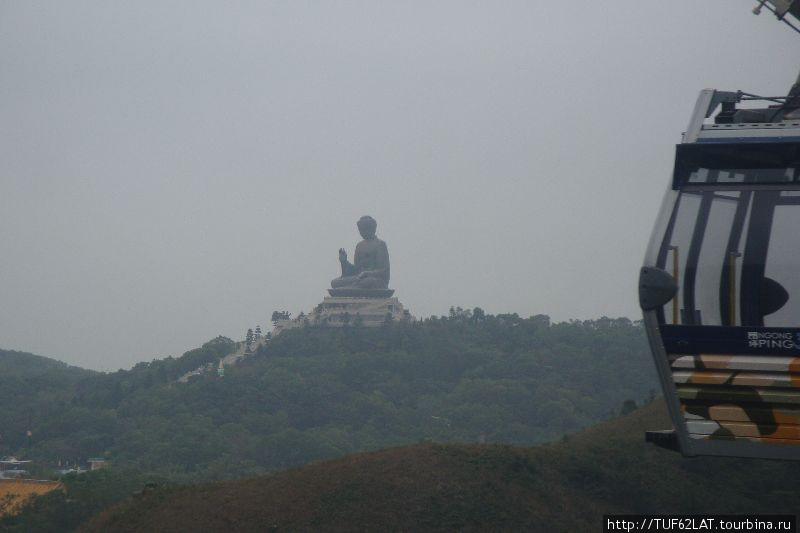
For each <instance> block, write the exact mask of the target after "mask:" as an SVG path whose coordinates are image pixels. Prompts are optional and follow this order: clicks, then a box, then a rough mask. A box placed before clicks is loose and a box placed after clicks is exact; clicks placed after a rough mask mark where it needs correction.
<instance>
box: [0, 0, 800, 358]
mask: <svg viewBox="0 0 800 533" xmlns="http://www.w3.org/2000/svg"><path fill="white" fill-rule="evenodd" d="M754 4H755V2H754V1H753V2H750V1H746V0H736V1H733V2H732V1H730V0H702V1H698V0H681V1H673V2H641V1H633V0H617V1H613V2H593V1H588V0H587V1H578V2H523V1H508V2H502V3H497V2H465V1H459V2H456V1H446V2H436V3H429V2H416V1H412V2H386V1H370V2H367V1H362V2H349V1H340V2H332V1H321V0H320V1H311V0H305V1H303V0H298V1H292V2H289V1H273V2H200V1H193V2H126V3H123V2H105V1H96V2H89V1H84V2H69V3H67V2H31V1H18V2H11V1H6V2H2V3H0V161H2V165H0V250H2V261H0V347H3V348H6V349H18V350H24V351H30V352H34V353H40V354H43V355H48V356H51V357H55V358H58V359H61V360H64V361H66V362H69V363H71V364H75V365H80V366H85V367H89V368H95V369H104V370H115V369H117V368H120V367H129V366H131V365H132V364H134V363H136V362H137V361H142V360H150V359H153V358H156V357H165V356H167V355H175V356H178V355H180V354H181V353H182V352H184V351H186V350H188V349H191V348H193V347H196V346H199V345H200V344H202V343H203V342H205V341H206V340H208V339H210V338H212V337H214V336H216V335H219V334H221V335H226V336H229V337H231V338H234V339H241V338H243V337H244V333H245V331H246V329H247V328H248V327H254V326H255V325H256V324H261V325H262V327H264V328H267V327H268V326H270V324H269V319H270V316H271V314H272V311H274V310H278V309H280V310H283V309H285V310H288V311H290V312H292V313H294V314H297V313H298V312H299V311H301V310H304V311H309V310H311V309H312V308H313V307H314V306H315V305H316V304H317V303H319V302H320V301H321V300H322V298H323V296H324V295H325V289H326V288H327V287H328V284H329V282H330V280H331V279H332V278H333V277H335V276H337V275H339V270H338V260H337V250H338V248H340V247H345V248H346V249H347V250H348V252H349V253H350V254H351V257H352V252H353V247H354V245H355V243H356V242H357V240H358V234H357V231H356V227H355V222H356V220H357V219H358V218H359V217H360V216H361V215H364V214H370V215H372V216H374V217H375V218H376V219H377V220H378V235H379V237H380V238H382V239H384V240H385V241H386V242H387V243H388V245H389V252H390V254H391V260H392V281H391V286H392V287H393V288H395V289H396V291H397V292H396V296H398V297H399V299H400V300H401V302H403V304H404V305H405V306H406V308H407V309H410V311H411V312H412V313H413V314H414V315H415V316H417V317H424V316H429V315H431V314H437V315H441V314H447V311H448V308H449V307H450V306H451V305H455V306H462V307H470V308H471V307H474V306H480V307H482V308H483V309H484V310H486V311H487V312H490V313H499V312H516V313H519V314H520V315H523V316H528V315H532V314H538V313H544V314H549V315H550V316H551V317H552V318H553V319H555V320H566V319H570V318H597V317H600V316H602V315H607V316H628V317H631V318H633V319H636V318H638V317H639V310H638V306H637V302H636V296H635V287H636V279H637V275H638V269H639V265H640V262H641V258H642V255H643V253H644V248H645V244H646V241H647V239H648V237H649V232H650V228H651V225H652V223H653V220H654V217H655V211H656V209H657V208H658V205H659V202H660V196H661V193H662V192H663V190H664V189H665V187H666V185H667V181H668V176H669V173H670V172H671V165H672V163H671V159H672V155H673V146H674V144H675V143H677V142H679V140H680V133H681V132H682V131H683V130H684V128H685V126H686V124H687V121H688V118H689V113H690V112H691V110H692V107H693V105H694V100H695V98H696V96H697V93H698V91H699V90H700V89H702V88H704V87H716V88H719V89H727V90H736V89H742V90H747V91H751V92H758V93H761V94H767V93H769V94H785V93H786V91H787V90H788V88H789V87H790V85H791V84H792V82H793V81H794V79H795V77H796V75H797V70H798V68H800V46H798V45H800V40H799V39H800V36H798V35H797V34H795V33H793V32H792V31H791V30H790V29H789V28H787V27H786V26H785V25H783V24H780V23H778V22H776V21H775V20H774V18H773V17H772V16H771V15H769V14H766V13H765V14H764V15H762V16H761V17H754V16H753V15H752V14H751V13H750V9H751V8H752V7H753V5H754Z"/></svg>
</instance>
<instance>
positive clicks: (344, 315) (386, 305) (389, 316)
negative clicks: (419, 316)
mask: <svg viewBox="0 0 800 533" xmlns="http://www.w3.org/2000/svg"><path fill="white" fill-rule="evenodd" d="M341 290H358V289H330V292H331V293H332V294H333V291H337V292H336V294H341V293H339V292H338V291H341ZM365 292H369V294H370V296H369V297H366V296H326V297H325V298H324V299H323V300H322V303H320V304H319V305H317V307H315V308H314V310H313V311H312V312H310V313H308V314H301V315H300V316H298V317H296V318H292V319H291V320H281V321H278V322H276V323H275V329H273V330H272V335H273V336H274V335H278V334H279V333H281V332H282V331H285V330H287V329H295V328H300V327H303V326H317V327H333V328H341V327H344V326H353V327H367V328H375V327H378V326H381V325H383V324H384V323H385V322H386V321H387V320H391V321H397V320H413V319H414V317H412V316H411V314H410V313H409V312H408V311H406V310H405V309H404V308H403V304H401V303H400V301H399V300H398V299H397V298H391V297H390V296H391V295H392V293H394V291H393V290H391V289H385V290H381V291H376V290H369V291H365ZM376 292H382V293H387V292H388V296H384V297H376Z"/></svg>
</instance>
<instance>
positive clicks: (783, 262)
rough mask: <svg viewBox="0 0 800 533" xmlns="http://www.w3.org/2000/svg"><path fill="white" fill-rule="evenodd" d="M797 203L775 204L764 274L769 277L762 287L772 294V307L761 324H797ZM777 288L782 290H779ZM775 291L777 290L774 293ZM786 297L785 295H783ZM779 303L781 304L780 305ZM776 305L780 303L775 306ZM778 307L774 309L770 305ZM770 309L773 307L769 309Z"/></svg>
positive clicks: (799, 274) (799, 313)
mask: <svg viewBox="0 0 800 533" xmlns="http://www.w3.org/2000/svg"><path fill="white" fill-rule="evenodd" d="M799 228H800V206H799V205H778V206H776V207H775V214H774V217H773V221H772V234H771V235H770V243H769V251H768V253H767V261H766V267H765V269H764V276H765V278H766V279H768V280H770V281H769V282H767V285H766V286H765V288H764V290H765V291H770V294H767V295H763V296H762V298H772V299H773V300H775V301H774V302H771V303H772V305H771V307H770V308H768V309H765V311H772V312H771V313H769V314H766V315H765V316H764V325H765V326H778V327H795V328H796V327H800V254H799V253H798V250H800V233H799V232H798V229H799ZM781 289H783V290H784V291H785V294H784V293H781ZM776 292H777V294H775V293H776ZM787 297H788V299H787ZM781 303H783V305H780V304H781ZM779 305H780V307H778V306H779ZM775 307H778V308H777V309H774V308H775ZM773 309H774V310H773Z"/></svg>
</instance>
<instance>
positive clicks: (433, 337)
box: [0, 309, 657, 478]
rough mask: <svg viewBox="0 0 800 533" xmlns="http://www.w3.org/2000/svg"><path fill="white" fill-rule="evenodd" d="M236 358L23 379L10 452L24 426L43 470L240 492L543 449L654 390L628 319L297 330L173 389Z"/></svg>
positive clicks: (10, 410) (497, 319)
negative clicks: (350, 461) (479, 451)
mask: <svg viewBox="0 0 800 533" xmlns="http://www.w3.org/2000/svg"><path fill="white" fill-rule="evenodd" d="M234 349H235V343H233V342H232V341H230V340H228V339H224V338H218V339H215V340H213V341H211V342H209V343H207V344H205V345H204V346H203V347H202V348H199V349H197V350H193V351H192V352H188V353H187V354H185V355H184V356H183V357H180V358H177V359H171V358H169V359H165V360H160V361H153V362H151V363H141V364H139V365H137V366H136V367H134V368H133V369H131V370H128V371H120V372H116V373H112V374H100V373H94V372H87V371H82V370H79V369H71V368H67V367H64V366H63V365H62V366H58V365H56V366H55V367H53V365H52V364H51V363H49V362H48V363H46V364H44V363H43V366H42V368H44V367H48V368H49V367H53V370H52V372H55V374H53V375H52V376H51V375H50V374H47V375H48V376H50V377H49V378H48V385H47V386H46V387H42V386H40V385H39V384H38V383H39V382H37V381H36V380H37V379H40V378H38V377H37V375H38V374H37V372H39V371H36V372H31V373H26V371H22V370H20V372H19V373H18V375H16V376H15V377H13V378H8V379H13V380H14V384H15V389H14V390H15V391H16V392H15V393H14V394H13V395H12V394H8V395H6V394H4V395H3V397H2V398H3V399H2V404H1V405H0V428H2V429H0V432H1V433H3V435H5V436H6V442H5V451H6V452H13V451H25V447H26V446H27V444H28V443H27V442H26V439H25V437H24V435H25V433H24V432H25V431H26V429H27V427H26V426H27V423H28V422H27V420H28V417H29V416H30V419H31V423H30V424H31V430H32V432H33V437H32V439H31V442H30V445H31V449H30V456H31V457H32V458H33V459H35V460H37V461H38V462H40V463H41V464H44V463H46V462H53V461H56V460H58V459H79V458H85V457H87V456H98V455H99V456H106V457H108V458H110V459H111V460H112V461H113V463H114V464H115V465H116V466H117V467H131V468H136V469H138V470H139V471H142V472H148V471H149V472H159V473H161V474H163V475H165V476H167V477H171V478H198V477H204V478H223V477H235V476H241V475H247V474H256V473H260V472H264V471H270V470H278V469H284V468H287V467H291V466H298V465H302V464H305V463H308V462H310V461H316V460H320V459H327V458H332V457H337V456H342V455H345V454H349V453H353V452H358V451H365V450H372V449H378V448H385V447H388V446H394V445H401V444H408V443H414V442H418V441H421V440H434V441H440V442H452V441H460V442H501V443H509V444H521V445H530V444H537V443H542V442H546V441H550V440H553V439H557V438H559V437H561V436H562V435H563V434H564V433H566V432H572V431H575V430H578V429H580V428H583V427H586V426H589V425H591V424H594V423H597V422H599V421H601V420H604V419H607V418H609V417H610V416H611V415H612V414H613V413H614V412H615V411H618V410H619V409H620V406H621V405H622V404H623V402H624V401H625V400H637V401H640V400H642V399H644V398H647V397H651V396H652V395H653V390H654V389H656V388H657V385H656V380H655V374H654V371H653V369H652V363H651V360H650V356H649V355H648V353H647V349H646V345H645V340H644V334H643V331H642V328H641V327H640V325H638V324H634V323H631V322H630V321H629V320H627V319H607V318H602V319H599V320H593V321H572V322H565V323H556V324H551V323H550V320H549V319H548V318H547V317H546V316H541V315H540V316H536V317H531V318H527V319H524V318H520V317H518V316H516V315H497V316H492V315H485V314H484V313H482V312H481V311H480V310H479V309H476V310H475V311H474V312H473V311H462V310H454V312H452V313H451V315H450V316H449V317H441V318H435V317H434V318H431V319H426V320H423V321H417V322H408V323H393V324H392V323H389V324H386V325H385V326H384V327H381V328H375V329H364V328H357V327H346V328H342V329H324V328H313V327H308V328H300V329H297V330H292V331H288V332H285V333H283V334H282V335H280V336H278V337H277V338H275V339H273V340H272V341H270V342H269V343H268V344H267V345H266V346H264V347H263V348H262V349H260V350H259V351H258V352H257V353H256V354H254V355H252V356H250V357H248V358H246V359H244V360H243V361H242V362H241V363H240V364H238V365H236V366H234V367H230V368H228V369H227V370H226V373H225V376H224V377H219V376H217V374H216V373H213V372H209V373H206V374H204V375H202V376H199V377H197V378H195V379H194V380H192V381H190V382H189V383H187V384H180V383H176V379H177V377H178V376H180V375H181V374H183V373H184V372H186V371H188V370H190V369H192V368H196V367H197V366H200V365H201V364H204V363H206V362H214V361H217V360H218V359H219V358H220V357H222V356H224V355H225V354H227V353H230V352H231V351H232V350H234ZM7 357H8V355H7V352H3V353H2V354H0V361H2V360H4V359H5V358H7ZM28 357H30V356H28ZM0 364H5V363H2V362H0ZM12 366H13V365H12ZM33 366H36V365H35V364H34V365H33ZM628 403H629V404H630V403H631V402H628Z"/></svg>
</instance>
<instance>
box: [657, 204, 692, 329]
mask: <svg viewBox="0 0 800 533" xmlns="http://www.w3.org/2000/svg"><path fill="white" fill-rule="evenodd" d="M700 199H701V197H700V195H699V194H692V193H685V194H681V196H680V197H679V198H678V201H677V203H676V204H675V212H674V213H673V217H672V224H671V225H670V227H669V230H668V240H666V241H665V243H664V245H663V247H662V250H661V254H660V257H661V259H660V261H659V265H658V266H659V268H662V269H663V270H665V271H667V272H669V273H670V274H671V275H672V277H673V278H675V279H676V280H678V283H679V284H680V283H681V281H682V279H683V273H684V272H685V271H686V257H687V251H688V250H689V244H690V243H691V240H692V235H693V234H694V227H695V221H696V219H697V213H698V210H699V208H700ZM681 301H682V299H681V296H680V291H679V292H678V294H676V296H675V297H674V298H673V299H672V301H670V302H668V303H667V304H666V305H665V307H664V320H665V321H666V323H667V324H680V323H681V320H680V302H681Z"/></svg>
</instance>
